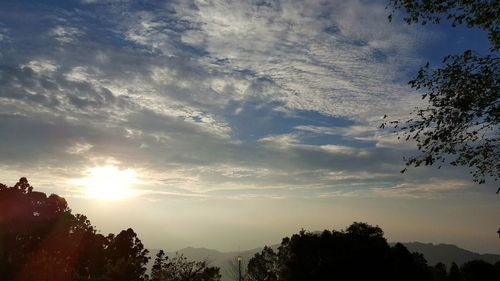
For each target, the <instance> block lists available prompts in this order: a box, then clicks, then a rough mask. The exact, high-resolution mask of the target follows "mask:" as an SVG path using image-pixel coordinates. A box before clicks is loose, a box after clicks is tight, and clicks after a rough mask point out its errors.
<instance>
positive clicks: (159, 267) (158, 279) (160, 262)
mask: <svg viewBox="0 0 500 281" xmlns="http://www.w3.org/2000/svg"><path fill="white" fill-rule="evenodd" d="M166 267H167V256H166V255H165V252H164V251H163V250H160V251H159V252H158V253H157V254H156V258H155V262H154V264H153V267H152V268H151V281H162V280H166V276H165V269H166Z"/></svg>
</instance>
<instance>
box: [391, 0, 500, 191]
mask: <svg viewBox="0 0 500 281" xmlns="http://www.w3.org/2000/svg"><path fill="white" fill-rule="evenodd" d="M389 5H390V6H392V7H393V8H394V11H395V10H399V9H400V10H403V11H404V14H403V19H404V20H405V21H406V22H407V23H408V24H411V23H419V22H420V23H421V24H426V23H440V22H441V21H443V20H444V21H446V20H447V21H451V24H452V25H453V26H457V25H460V24H466V25H467V27H469V28H478V29H481V30H483V31H485V32H487V34H488V38H489V42H490V53H489V54H478V53H476V52H474V51H472V50H465V51H464V52H463V53H462V54H456V55H449V56H446V57H445V58H444V59H443V65H442V66H441V67H431V66H430V64H429V63H427V64H426V65H425V66H423V67H422V68H421V69H420V70H419V71H418V73H417V76H416V77H415V78H414V79H413V80H411V81H410V82H409V84H410V86H411V87H412V88H414V89H415V90H420V91H422V92H423V96H422V98H423V99H425V100H427V101H428V106H426V107H423V108H417V109H416V110H415V111H414V112H413V114H412V116H411V117H410V118H409V119H407V120H393V121H390V122H389V123H390V124H391V125H393V126H394V129H395V132H397V133H400V134H402V135H403V136H404V138H405V139H406V140H414V141H416V143H417V148H418V150H419V151H420V153H419V154H418V155H414V156H411V157H408V158H407V159H406V165H407V166H415V167H418V166H420V165H433V164H435V163H439V167H441V163H450V164H451V165H455V166H466V167H469V168H470V171H471V173H472V175H473V179H474V181H476V182H478V183H485V182H486V180H487V179H492V180H494V181H497V180H498V179H499V178H500V125H499V121H500V66H499V62H500V61H499V58H498V50H499V48H500V35H499V34H500V24H499V20H500V17H499V16H498V15H500V2H498V1H479V0H475V1H462V0H458V1H452V0H444V1H430V0H410V1H407V0H390V1H389ZM389 19H392V14H391V15H390V16H389ZM386 125H387V123H384V124H382V127H385V126H386ZM405 170H406V169H404V170H403V172H404V171H405Z"/></svg>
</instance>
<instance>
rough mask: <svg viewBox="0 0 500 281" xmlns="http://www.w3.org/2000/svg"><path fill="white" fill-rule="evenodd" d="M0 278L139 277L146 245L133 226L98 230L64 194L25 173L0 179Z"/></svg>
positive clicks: (56, 280)
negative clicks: (9, 181)
mask: <svg viewBox="0 0 500 281" xmlns="http://www.w3.org/2000/svg"><path fill="white" fill-rule="evenodd" d="M0 206H2V208H0V218H1V219H0V280H5V281H10V280H16V281H25V280H26V281H33V280H38V281H66V280H68V281H69V280H113V281H115V280H116V281H119V280H127V281H143V280H146V278H147V276H146V274H145V271H146V263H147V262H148V259H149V258H148V257H147V254H148V251H147V250H146V249H144V246H143V245H142V243H141V241H140V239H139V238H138V237H137V235H136V234H135V232H134V231H133V230H132V229H128V230H124V231H122V232H120V233H119V234H118V235H116V236H115V235H113V234H110V235H108V236H106V237H105V236H103V235H101V234H98V233H97V231H96V229H95V228H94V227H93V226H92V225H91V223H90V221H89V220H88V219H87V218H86V217H85V216H84V215H79V214H77V215H73V214H72V213H71V210H70V209H69V208H68V205H67V202H66V200H65V199H64V198H62V197H59V196H57V195H55V194H52V195H50V196H49V197H47V196H46V195H45V193H42V192H36V191H33V187H32V186H31V185H30V184H29V183H28V180H27V179H26V178H21V179H20V180H19V182H18V183H17V184H16V185H14V186H13V187H7V186H6V185H4V184H0Z"/></svg>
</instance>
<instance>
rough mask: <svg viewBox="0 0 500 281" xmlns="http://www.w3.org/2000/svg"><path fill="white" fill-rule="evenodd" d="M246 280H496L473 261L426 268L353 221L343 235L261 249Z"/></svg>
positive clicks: (375, 230) (495, 270)
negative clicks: (447, 267) (448, 268)
mask: <svg viewBox="0 0 500 281" xmlns="http://www.w3.org/2000/svg"><path fill="white" fill-rule="evenodd" d="M245 280H247V281H275V280H287V281H310V280H353V281H356V280H388V281H390V280H394V281H396V280H409V281H411V280H415V281H426V280H427V281H447V280H462V281H463V280H466V281H472V280H482V281H495V280H500V262H498V263H496V264H495V265H492V264H489V263H487V262H484V261H478V260H476V261H471V262H468V263H465V264H464V265H462V266H461V267H458V266H457V265H456V264H453V265H452V267H451V268H450V271H449V272H447V270H446V266H445V265H444V264H442V263H438V264H436V265H435V266H429V265H427V261H426V260H425V258H424V257H423V255H422V254H419V253H411V252H410V251H408V249H407V248H406V247H405V246H404V245H403V244H401V243H396V244H395V245H393V246H391V245H389V244H388V243H387V241H386V239H385V238H384V232H383V231H382V229H380V228H379V227H377V226H371V225H369V224H366V223H353V224H352V225H350V226H349V227H348V228H347V229H345V230H343V231H336V230H333V231H329V230H325V231H323V232H307V231H304V230H302V231H300V232H299V233H298V234H294V235H292V236H291V237H285V238H283V240H282V242H281V245H280V246H279V247H278V248H277V251H275V250H273V249H272V248H271V247H264V249H263V250H262V251H261V252H260V253H256V254H255V255H254V257H253V258H252V259H250V261H249V263H248V271H247V274H246V276H245Z"/></svg>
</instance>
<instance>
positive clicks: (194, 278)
mask: <svg viewBox="0 0 500 281" xmlns="http://www.w3.org/2000/svg"><path fill="white" fill-rule="evenodd" d="M220 278H221V275H220V273H219V268H218V267H210V266H208V262H207V261H206V260H205V261H198V262H195V261H189V260H187V258H186V257H184V256H183V255H179V254H177V255H176V256H175V257H173V258H172V259H170V258H169V257H168V256H166V255H165V254H164V253H163V251H160V252H159V253H158V254H157V255H156V259H155V262H154V265H153V268H152V271H151V280H152V281H219V280H220Z"/></svg>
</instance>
